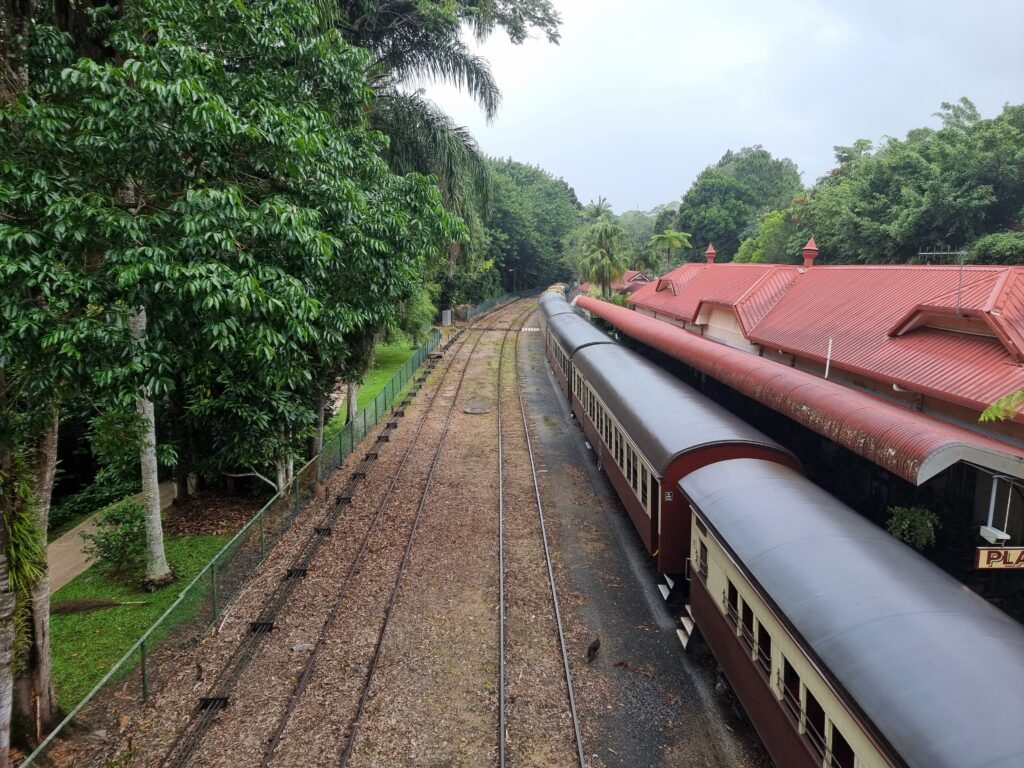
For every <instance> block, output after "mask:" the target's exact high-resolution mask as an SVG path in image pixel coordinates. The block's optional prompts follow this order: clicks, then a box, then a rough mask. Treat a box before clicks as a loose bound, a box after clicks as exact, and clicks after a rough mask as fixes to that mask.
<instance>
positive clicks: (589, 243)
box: [579, 217, 629, 298]
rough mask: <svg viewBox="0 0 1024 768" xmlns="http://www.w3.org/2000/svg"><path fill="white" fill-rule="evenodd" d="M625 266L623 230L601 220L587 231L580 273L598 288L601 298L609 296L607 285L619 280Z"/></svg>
mask: <svg viewBox="0 0 1024 768" xmlns="http://www.w3.org/2000/svg"><path fill="white" fill-rule="evenodd" d="M628 265H629V241H628V238H627V236H626V232H625V230H623V229H622V227H620V226H618V225H617V224H615V223H614V222H613V221H612V220H611V219H609V218H608V217H603V218H601V219H599V220H598V222H597V223H596V224H594V225H593V226H592V227H590V229H589V230H587V233H586V236H585V238H584V242H583V255H582V257H581V259H580V264H579V269H580V274H581V276H582V277H583V278H585V279H587V280H592V281H593V282H595V283H598V284H599V285H600V286H601V295H602V296H604V297H605V298H607V297H608V296H610V295H611V284H612V283H613V282H614V281H615V280H617V279H618V278H620V277H622V273H623V272H625V271H626V267H627V266H628Z"/></svg>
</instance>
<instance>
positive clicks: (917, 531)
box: [885, 507, 940, 550]
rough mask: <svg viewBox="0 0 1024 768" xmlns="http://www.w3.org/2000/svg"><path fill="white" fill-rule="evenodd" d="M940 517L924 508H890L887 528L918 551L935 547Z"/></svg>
mask: <svg viewBox="0 0 1024 768" xmlns="http://www.w3.org/2000/svg"><path fill="white" fill-rule="evenodd" d="M939 525H940V523H939V517H938V515H936V514H935V513H934V512H932V511H930V510H927V509H925V508H924V507H890V508H889V519H888V520H887V521H886V523H885V528H886V530H887V531H889V533H891V534H892V535H893V536H895V537H896V538H897V539H899V540H900V541H902V542H904V543H905V544H909V545H910V546H912V547H913V548H914V549H916V550H922V549H925V548H926V547H932V546H934V545H935V530H936V529H937V528H938V527H939Z"/></svg>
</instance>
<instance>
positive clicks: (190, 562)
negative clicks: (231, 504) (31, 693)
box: [50, 534, 231, 711]
mask: <svg viewBox="0 0 1024 768" xmlns="http://www.w3.org/2000/svg"><path fill="white" fill-rule="evenodd" d="M230 538H231V536H230V535H227V534H225V535H220V536H187V537H182V538H177V539H167V540H166V547H167V558H168V560H169V561H170V563H171V567H172V568H173V569H174V572H175V574H177V577H178V579H177V581H175V582H174V583H173V584H170V585H168V586H166V587H163V588H162V589H158V590H157V591H155V592H145V591H141V590H139V589H136V588H134V587H133V586H129V585H126V584H125V583H123V582H120V581H117V580H114V579H112V578H111V577H110V576H108V575H106V574H105V573H104V572H103V570H102V569H100V568H99V567H97V566H92V567H91V568H89V569H88V570H87V571H86V572H85V573H83V574H81V575H80V576H78V577H76V578H75V579H73V580H72V581H71V582H70V583H68V584H66V585H65V586H63V587H61V588H60V589H59V590H57V592H55V593H54V595H53V602H54V603H58V602H60V601H62V600H82V599H86V600H97V599H99V600H104V599H106V600H117V601H122V602H139V603H142V604H141V605H122V606H116V607H113V608H101V609H99V610H94V611H90V612H88V613H70V614H61V615H55V616H53V617H52V618H51V620H50V627H51V648H52V654H53V683H54V687H55V689H56V692H57V699H58V701H59V702H60V705H61V707H62V708H63V709H64V710H65V711H70V710H71V708H72V707H74V706H75V705H76V704H77V703H78V702H79V701H81V699H82V697H84V696H85V694H87V693H88V692H89V691H90V690H92V687H93V686H94V685H96V683H98V682H99V681H100V678H102V677H103V675H105V674H106V673H107V670H109V669H110V668H111V667H112V666H113V665H114V664H115V663H116V662H117V660H118V659H120V658H121V656H123V655H124V653H125V651H127V650H128V649H129V648H130V647H131V646H132V644H133V643H134V642H135V641H136V640H138V639H139V637H141V636H142V633H143V632H145V631H146V630H147V629H148V628H149V627H150V625H151V624H152V623H153V622H154V621H156V620H157V619H158V618H160V615H161V614H162V613H163V612H164V611H165V610H167V607H168V606H169V605H170V604H171V603H173V602H174V600H175V599H176V598H177V597H178V595H179V594H180V592H181V590H182V589H183V588H184V587H185V586H186V585H187V584H188V583H189V582H190V581H191V580H192V579H193V578H194V577H195V575H196V574H197V573H199V571H200V570H201V569H202V568H203V566H204V565H206V564H207V563H208V562H209V561H210V560H211V559H212V558H213V556H214V555H215V554H217V552H218V551H219V550H220V549H221V547H223V546H224V544H225V543H227V541H228V540H229V539H230ZM184 618H187V612H184V611H183V612H182V619H184Z"/></svg>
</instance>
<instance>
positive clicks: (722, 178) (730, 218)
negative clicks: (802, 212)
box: [673, 146, 803, 261]
mask: <svg viewBox="0 0 1024 768" xmlns="http://www.w3.org/2000/svg"><path fill="white" fill-rule="evenodd" d="M802 190H803V184H802V183H801V181H800V172H799V171H798V170H797V167H796V165H795V164H794V163H793V161H792V160H789V159H787V158H783V159H776V158H774V157H772V155H771V154H770V153H769V152H768V151H767V150H765V149H763V148H762V147H759V146H758V147H745V148H744V149H741V150H740V151H739V152H732V151H729V152H726V153H725V155H723V156H722V159H721V160H719V161H718V162H717V163H716V164H715V165H713V166H710V167H708V168H706V169H704V170H703V171H701V173H700V175H699V176H697V180H696V181H695V182H694V183H693V186H691V187H690V189H689V190H688V191H687V192H686V194H685V195H683V201H682V204H681V205H680V207H679V212H678V214H677V215H676V218H675V222H674V225H675V226H674V227H673V228H674V229H679V230H682V231H684V232H689V233H690V234H691V237H692V240H693V244H694V246H695V247H696V248H697V249H699V250H703V249H704V248H706V247H707V245H708V243H714V245H715V249H716V250H717V251H718V259H719V260H720V261H728V260H730V259H731V258H732V256H733V254H735V253H736V251H737V250H738V249H739V246H740V241H741V239H742V238H743V237H744V236H746V235H747V234H748V233H749V229H750V227H751V225H752V224H753V223H754V221H755V220H756V218H757V217H758V216H759V215H760V214H761V213H763V212H764V211H768V210H772V209H774V208H779V207H781V206H784V205H788V204H789V203H790V202H792V200H793V198H794V197H795V196H796V195H798V194H799V193H800V192H801V191H802ZM695 255H696V254H695Z"/></svg>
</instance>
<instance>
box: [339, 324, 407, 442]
mask: <svg viewBox="0 0 1024 768" xmlns="http://www.w3.org/2000/svg"><path fill="white" fill-rule="evenodd" d="M415 351H416V347H413V346H411V345H409V344H396V345H383V346H380V347H377V355H376V358H375V359H374V363H373V368H372V369H370V372H369V373H367V374H366V380H365V381H363V384H362V386H360V387H359V397H358V398H357V408H358V409H360V410H361V409H362V408H363V407H364V406H366V405H369V404H370V403H372V402H373V398H375V397H376V396H377V394H378V393H379V392H380V391H381V390H382V389H384V387H385V386H386V385H387V383H388V382H389V381H391V377H392V376H394V375H395V374H396V373H398V369H399V368H401V367H402V365H403V364H404V363H405V361H406V360H408V359H409V358H410V357H412V356H413V353H414V352H415ZM344 426H345V403H344V402H342V404H341V408H339V409H338V412H337V413H336V414H334V418H333V419H331V420H330V422H329V423H328V424H327V426H326V427H324V440H325V441H326V440H327V438H329V437H331V436H332V435H334V434H335V433H336V432H338V431H339V430H341V428H342V427H344Z"/></svg>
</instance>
